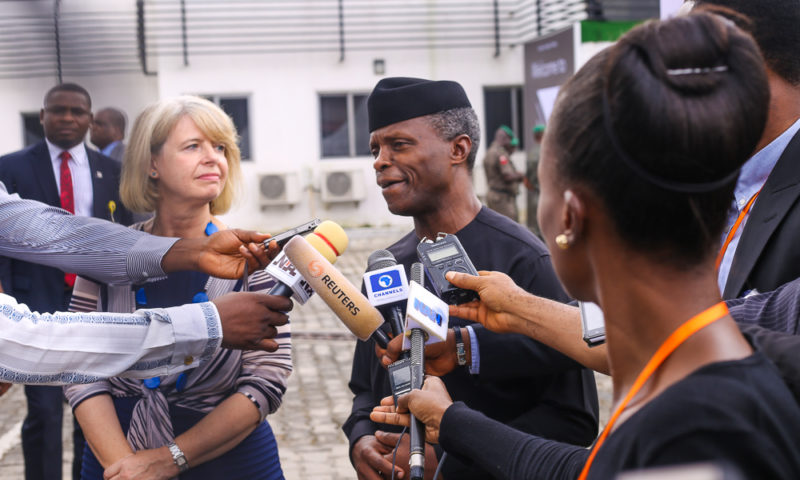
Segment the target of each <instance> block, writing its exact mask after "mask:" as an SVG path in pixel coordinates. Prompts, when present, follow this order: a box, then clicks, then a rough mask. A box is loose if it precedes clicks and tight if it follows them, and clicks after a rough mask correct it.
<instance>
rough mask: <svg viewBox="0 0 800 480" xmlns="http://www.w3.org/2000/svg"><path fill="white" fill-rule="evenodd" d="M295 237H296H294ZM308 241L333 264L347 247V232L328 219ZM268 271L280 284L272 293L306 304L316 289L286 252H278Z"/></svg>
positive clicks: (316, 229) (315, 230)
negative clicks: (310, 284)
mask: <svg viewBox="0 0 800 480" xmlns="http://www.w3.org/2000/svg"><path fill="white" fill-rule="evenodd" d="M292 238H295V237H292ZM306 242H307V243H308V244H309V245H311V246H312V247H313V248H315V249H316V250H317V252H319V253H320V254H321V255H322V256H323V257H324V258H325V259H327V260H328V262H330V263H331V264H333V263H335V262H336V259H337V258H338V257H339V255H341V254H342V253H344V251H345V249H347V245H348V239H347V234H346V233H345V232H344V230H343V229H342V227H340V226H339V225H338V224H337V223H335V222H332V221H330V220H326V221H324V222H322V223H321V224H319V226H317V227H316V228H315V229H314V231H313V232H312V233H311V234H309V235H308V237H306ZM267 273H269V274H270V275H271V276H272V278H274V279H275V280H277V282H278V284H277V285H275V286H274V287H273V288H272V290H270V292H269V293H270V295H280V296H282V297H293V298H294V299H295V300H296V301H297V302H298V303H300V304H301V305H303V304H305V303H306V302H307V301H308V299H309V298H310V297H311V295H313V294H314V290H313V289H312V288H311V287H310V286H309V284H308V282H306V280H305V279H304V278H303V276H302V275H301V274H300V273H299V272H298V271H297V269H296V268H295V267H294V265H293V264H292V261H291V260H290V259H289V257H287V256H286V252H285V251H284V252H281V253H280V254H278V255H277V256H276V257H275V259H274V260H272V262H270V264H269V266H267Z"/></svg>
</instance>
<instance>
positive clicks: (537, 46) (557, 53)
mask: <svg viewBox="0 0 800 480" xmlns="http://www.w3.org/2000/svg"><path fill="white" fill-rule="evenodd" d="M576 25H577V24H574V25H572V26H571V27H568V28H566V29H564V30H561V31H558V32H555V33H552V34H550V35H547V36H545V37H540V38H537V39H535V40H533V41H531V42H528V43H526V44H525V90H524V92H523V98H524V105H525V106H524V118H525V134H526V135H530V132H531V130H532V129H533V126H534V125H536V124H539V123H541V124H545V123H547V119H548V118H549V117H550V113H551V112H552V111H553V104H554V103H555V100H556V95H557V94H558V89H559V87H560V86H561V85H562V84H563V83H564V82H565V81H566V80H567V79H568V78H569V77H570V76H571V75H572V74H573V73H574V72H575V48H576V46H575V35H576V32H575V29H576V28H577V27H576Z"/></svg>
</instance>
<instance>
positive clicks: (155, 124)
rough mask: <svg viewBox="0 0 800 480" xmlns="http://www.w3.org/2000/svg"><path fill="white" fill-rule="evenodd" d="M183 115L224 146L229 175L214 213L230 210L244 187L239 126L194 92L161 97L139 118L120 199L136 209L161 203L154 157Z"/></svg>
mask: <svg viewBox="0 0 800 480" xmlns="http://www.w3.org/2000/svg"><path fill="white" fill-rule="evenodd" d="M183 117H189V118H190V119H192V121H193V122H194V123H195V125H197V128H198V129H200V131H201V132H203V134H204V135H205V136H206V137H208V139H209V140H211V141H212V142H213V143H215V144H220V145H223V146H224V147H225V158H226V159H227V160H228V178H227V180H226V181H225V185H224V186H223V188H222V193H220V195H219V196H218V197H217V198H215V199H214V200H212V201H211V203H210V207H211V213H212V214H214V215H217V214H221V213H225V212H227V211H228V210H229V209H230V208H231V204H232V203H233V200H234V197H235V195H236V192H237V191H238V189H239V188H240V186H241V166H240V160H241V157H240V156H241V154H240V152H239V147H238V145H237V144H236V140H237V136H236V127H234V125H233V121H232V120H231V118H230V117H229V116H228V115H227V114H226V113H225V112H223V111H222V109H221V108H219V107H218V106H216V105H215V104H213V103H211V102H209V101H208V100H206V99H204V98H200V97H195V96H191V95H184V96H180V97H174V98H168V99H164V100H160V101H158V102H156V103H154V104H152V105H149V106H148V107H147V108H145V109H144V110H143V111H142V113H141V114H139V116H138V117H137V118H136V121H135V122H134V124H133V128H132V130H131V136H130V141H129V142H128V147H127V148H126V149H125V156H124V158H123V162H122V179H121V180H120V186H119V191H120V199H121V200H122V203H124V204H125V206H126V207H128V208H129V209H130V210H133V211H134V212H152V211H155V209H156V206H157V205H158V201H159V198H158V189H157V184H156V180H154V179H153V178H152V177H151V176H150V171H151V169H152V159H153V157H154V156H156V155H158V154H159V153H160V152H161V149H162V148H163V146H164V143H165V142H166V141H167V137H169V134H170V132H171V131H172V129H173V128H175V125H176V124H177V123H178V121H180V119H181V118H183Z"/></svg>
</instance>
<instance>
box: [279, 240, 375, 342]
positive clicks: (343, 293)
mask: <svg viewBox="0 0 800 480" xmlns="http://www.w3.org/2000/svg"><path fill="white" fill-rule="evenodd" d="M283 251H284V253H286V256H287V257H288V258H289V260H290V261H291V262H292V264H293V265H294V267H295V268H296V269H297V271H298V272H299V273H300V275H301V276H302V277H303V278H304V279H305V280H306V281H307V282H308V285H309V286H310V287H311V288H312V289H313V291H315V292H316V293H317V294H318V295H319V297H320V298H321V299H322V300H323V301H324V302H325V303H326V304H327V305H328V307H329V308H330V309H331V310H333V312H334V313H335V314H336V316H337V317H339V320H341V321H342V323H344V324H345V326H346V327H347V328H348V329H349V330H350V331H351V332H353V335H355V336H356V337H358V338H359V339H361V340H364V341H366V340H367V339H368V338H370V337H372V338H373V339H374V340H375V341H376V342H377V343H378V345H380V346H381V348H386V345H387V344H388V343H389V337H387V336H386V333H384V331H383V330H381V329H380V326H381V325H382V324H383V317H382V316H381V313H380V312H379V311H378V310H377V309H376V308H375V307H373V306H372V305H370V303H369V300H367V298H366V297H365V296H364V295H362V294H361V291H360V290H359V289H358V288H356V287H355V286H353V284H352V283H351V282H350V280H348V279H347V277H345V276H344V275H342V273H341V272H340V271H339V270H337V269H336V268H334V267H333V265H331V262H330V261H329V260H328V259H327V258H325V257H324V256H323V255H322V254H321V253H320V252H318V251H317V250H316V249H315V248H314V247H313V246H312V245H311V242H309V241H307V240H306V239H305V238H303V237H294V238H292V239H291V240H289V242H288V243H286V246H285V247H283Z"/></svg>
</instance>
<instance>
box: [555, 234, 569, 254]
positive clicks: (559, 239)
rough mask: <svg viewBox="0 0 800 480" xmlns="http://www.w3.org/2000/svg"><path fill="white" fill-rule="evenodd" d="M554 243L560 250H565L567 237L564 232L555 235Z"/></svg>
mask: <svg viewBox="0 0 800 480" xmlns="http://www.w3.org/2000/svg"><path fill="white" fill-rule="evenodd" d="M556 245H558V248H560V249H561V250H566V249H568V248H569V238H568V237H567V235H566V234H565V233H560V234H558V235H556Z"/></svg>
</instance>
